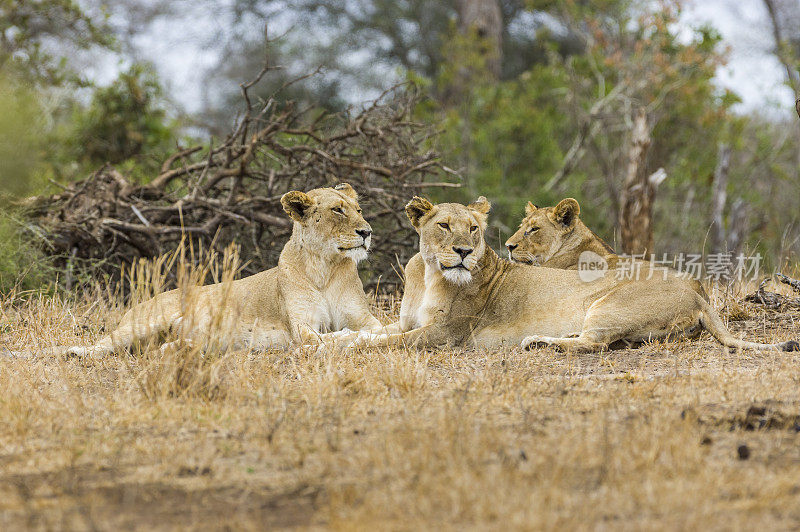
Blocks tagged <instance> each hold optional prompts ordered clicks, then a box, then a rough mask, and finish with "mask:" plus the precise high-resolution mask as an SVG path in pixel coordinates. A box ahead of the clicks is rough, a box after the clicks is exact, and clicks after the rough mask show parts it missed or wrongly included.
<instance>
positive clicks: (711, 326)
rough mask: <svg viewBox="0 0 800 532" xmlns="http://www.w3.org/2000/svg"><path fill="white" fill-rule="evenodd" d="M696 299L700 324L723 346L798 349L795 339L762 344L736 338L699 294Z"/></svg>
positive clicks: (763, 349) (765, 349)
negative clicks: (698, 306)
mask: <svg viewBox="0 0 800 532" xmlns="http://www.w3.org/2000/svg"><path fill="white" fill-rule="evenodd" d="M697 301H698V303H699V305H700V324H701V325H702V326H703V328H704V329H705V330H707V331H708V332H709V333H710V334H711V336H713V337H714V338H716V339H717V341H718V342H719V343H721V344H722V345H724V346H725V347H732V348H735V349H755V350H759V351H768V350H776V349H777V350H779V351H800V343H798V342H797V341H795V340H787V341H785V342H778V343H774V344H762V343H758V342H748V341H747V340H741V339H739V338H736V337H735V336H733V335H732V334H731V333H730V331H728V329H727V327H725V323H724V322H723V321H722V318H721V317H720V315H719V313H718V312H717V311H716V310H714V308H713V307H712V306H711V305H709V304H708V302H707V301H706V300H705V299H704V298H703V297H701V296H700V295H699V294H698V296H697Z"/></svg>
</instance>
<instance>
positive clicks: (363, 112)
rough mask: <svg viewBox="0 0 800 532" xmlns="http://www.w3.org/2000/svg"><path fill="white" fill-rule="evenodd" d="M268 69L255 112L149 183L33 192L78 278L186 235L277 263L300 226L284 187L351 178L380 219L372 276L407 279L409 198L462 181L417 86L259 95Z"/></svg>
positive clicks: (33, 202) (52, 242)
mask: <svg viewBox="0 0 800 532" xmlns="http://www.w3.org/2000/svg"><path fill="white" fill-rule="evenodd" d="M268 70H269V69H266V68H265V69H264V71H262V72H261V74H260V75H259V76H258V78H257V79H256V80H254V81H253V82H250V83H247V84H243V85H242V94H243V99H244V101H245V104H246V105H245V111H244V113H243V116H242V117H241V119H239V120H238V121H237V126H236V127H235V130H234V131H233V132H232V133H231V134H230V135H229V136H228V137H227V138H226V139H224V140H223V141H221V142H219V143H218V144H216V145H214V143H213V142H212V143H209V144H207V145H198V146H193V147H189V148H185V149H179V150H178V151H177V152H176V153H175V154H174V155H172V156H171V157H169V158H168V159H167V160H165V161H164V163H163V166H162V167H161V171H160V173H159V175H157V176H155V177H154V178H153V179H152V180H150V181H149V182H147V183H144V184H138V183H135V182H133V181H132V180H131V179H130V178H129V177H128V176H126V175H123V174H122V173H121V172H120V171H118V170H117V169H115V168H114V167H111V166H105V167H103V168H101V169H100V170H98V171H97V172H95V173H94V174H92V175H91V176H89V177H88V178H87V179H85V180H82V181H79V182H76V183H74V184H71V185H70V186H68V187H66V188H64V189H63V190H62V191H61V192H60V193H58V194H55V195H52V196H42V197H36V198H30V199H29V200H28V201H27V202H26V206H27V208H28V215H29V218H30V219H31V220H32V221H33V222H34V223H35V224H36V226H37V227H38V229H37V232H40V234H43V235H45V237H44V238H45V240H46V245H45V246H44V249H45V251H46V252H47V253H48V254H50V255H52V256H54V257H56V261H57V265H58V266H59V267H63V268H64V269H65V271H67V272H68V275H67V276H66V284H67V285H70V284H73V282H72V279H79V278H80V274H81V273H83V274H84V275H85V274H86V273H87V272H89V273H91V275H92V276H93V277H94V278H98V276H97V273H98V270H99V271H101V272H103V274H104V275H105V278H107V279H109V280H112V281H113V280H117V279H119V273H120V271H121V266H122V265H125V264H131V263H133V262H134V261H136V260H137V259H138V258H140V257H155V256H158V255H161V254H164V253H167V252H170V251H172V250H174V249H175V248H176V246H177V245H178V244H179V242H180V241H181V239H182V238H190V239H192V240H193V241H195V242H196V243H197V244H198V245H199V244H202V245H203V246H204V249H207V250H209V249H216V250H222V249H223V248H225V246H227V245H228V244H229V243H231V242H235V243H236V244H238V245H239V246H240V256H241V258H242V260H243V262H244V263H245V267H244V272H243V275H247V274H250V273H255V272H257V271H261V270H264V269H266V268H270V267H273V266H275V265H276V264H277V259H278V254H279V253H280V250H281V248H282V247H283V244H284V243H285V241H286V240H287V239H288V237H289V234H290V232H291V223H290V221H289V218H288V217H287V216H286V215H285V214H284V213H283V211H282V208H281V205H280V201H279V200H280V197H281V195H283V193H285V192H287V191H289V190H294V189H297V190H308V189H312V188H315V187H321V186H332V185H335V184H336V183H339V182H342V181H344V182H348V183H350V184H351V185H352V186H353V187H354V188H355V189H356V190H357V191H358V192H359V193H360V195H361V205H362V207H363V209H364V213H365V217H366V218H367V220H368V221H369V222H370V223H371V224H372V226H373V229H374V234H375V236H374V244H373V251H374V252H373V253H372V254H371V259H370V260H369V263H368V264H367V265H366V272H367V276H368V279H367V281H368V283H370V284H371V283H376V282H378V280H379V279H380V282H381V283H382V284H383V283H387V284H396V283H397V282H398V281H399V277H398V275H397V274H396V273H395V270H396V269H397V264H398V260H399V261H400V262H402V263H403V264H404V263H405V260H407V259H408V258H409V257H410V256H411V255H412V254H413V253H414V249H415V238H414V233H413V230H412V228H411V226H410V225H409V223H408V221H407V219H406V216H405V214H404V210H403V207H404V205H405V203H406V202H407V201H408V200H409V199H410V198H411V197H412V196H413V195H415V194H421V193H424V192H425V191H426V190H428V189H429V188H430V187H443V186H458V185H457V184H456V183H454V181H455V182H457V181H458V176H456V175H454V172H453V171H452V170H450V169H448V168H446V167H445V166H444V165H442V164H441V162H440V159H439V156H438V155H437V154H436V153H435V152H434V151H431V150H430V149H429V146H431V142H430V141H431V137H432V135H434V134H435V132H434V131H432V130H431V129H430V128H429V127H428V126H426V125H424V124H421V123H418V122H416V121H414V119H413V118H412V110H413V109H414V106H415V105H416V103H417V100H418V97H419V96H418V93H417V92H416V91H415V90H414V89H413V88H411V87H408V86H399V87H395V88H393V89H392V90H390V91H387V92H386V93H384V94H383V95H382V96H381V97H380V98H378V99H377V100H376V101H375V102H373V103H372V104H371V105H369V106H368V107H365V108H359V109H356V110H351V111H349V112H346V113H342V114H328V113H325V112H323V111H322V110H320V109H317V108H303V109H301V108H298V106H296V105H294V104H293V103H291V102H288V103H287V102H282V101H280V100H279V98H278V97H277V96H276V97H273V98H269V99H267V100H266V101H259V102H251V97H250V95H249V94H248V89H250V88H251V87H252V86H253V85H254V83H256V82H257V81H258V80H260V79H261V77H262V76H263V75H264V74H265V73H266V72H267V71H268ZM437 181H438V182H437ZM39 229H40V230H41V231H39ZM72 272H74V275H73V273H72Z"/></svg>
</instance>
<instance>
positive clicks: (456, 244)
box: [406, 196, 491, 285]
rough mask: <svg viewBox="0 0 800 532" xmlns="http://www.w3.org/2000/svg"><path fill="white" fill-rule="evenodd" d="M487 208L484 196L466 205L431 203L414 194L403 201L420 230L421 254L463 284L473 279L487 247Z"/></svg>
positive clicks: (410, 217) (447, 276)
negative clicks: (485, 241) (485, 232)
mask: <svg viewBox="0 0 800 532" xmlns="http://www.w3.org/2000/svg"><path fill="white" fill-rule="evenodd" d="M490 208H491V205H489V202H488V201H486V198H484V197H483V196H481V197H480V198H478V199H477V200H476V201H474V202H473V203H470V204H469V205H461V204H458V203H441V204H439V205H434V204H432V203H431V202H429V201H428V200H426V199H424V198H420V197H417V196H415V197H414V198H413V199H412V200H411V201H410V202H409V203H408V205H406V214H407V215H408V218H409V220H411V224H412V225H413V226H414V228H415V229H416V230H417V232H418V233H419V249H420V253H421V254H422V258H423V259H424V260H425V262H426V263H427V264H428V265H429V266H431V267H433V268H435V269H437V270H438V271H440V272H441V273H442V275H443V276H444V278H445V279H446V280H447V281H449V282H451V283H454V284H457V285H462V284H465V283H468V282H469V281H471V280H472V274H473V270H474V269H475V267H476V266H477V264H478V261H479V260H480V259H481V257H482V256H483V254H484V252H485V250H486V244H485V243H484V241H483V233H484V231H485V230H486V219H487V215H488V214H489V210H490Z"/></svg>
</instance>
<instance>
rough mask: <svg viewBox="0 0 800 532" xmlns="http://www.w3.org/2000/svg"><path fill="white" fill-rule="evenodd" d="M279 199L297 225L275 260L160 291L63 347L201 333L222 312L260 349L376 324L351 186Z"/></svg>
mask: <svg viewBox="0 0 800 532" xmlns="http://www.w3.org/2000/svg"><path fill="white" fill-rule="evenodd" d="M281 205H282V206H283V209H284V211H286V213H287V214H288V215H289V217H291V219H292V220H293V221H294V226H293V229H292V236H291V238H290V239H289V241H288V242H287V243H286V245H285V246H284V248H283V251H282V252H281V255H280V258H279V260H278V266H277V267H275V268H272V269H269V270H266V271H263V272H261V273H257V274H255V275H252V276H250V277H246V278H244V279H240V280H237V281H233V282H232V283H229V286H227V287H226V286H223V285H222V284H213V285H208V286H203V287H198V288H197V289H196V293H195V294H193V297H192V298H186V299H185V300H183V301H182V296H183V294H182V293H181V291H180V290H172V291H170V292H165V293H163V294H159V295H158V296H156V297H154V298H152V299H150V300H148V301H145V302H144V303H141V304H139V305H137V306H135V307H134V308H132V309H130V310H129V311H128V312H127V313H126V314H125V315H124V316H123V317H122V320H121V322H120V324H119V326H118V327H117V329H116V330H114V331H113V332H112V333H111V334H109V335H108V336H106V337H105V338H103V339H102V340H100V341H99V342H97V344H95V345H93V346H90V347H71V348H68V349H67V350H66V352H67V353H69V354H74V355H102V354H106V353H110V352H114V351H119V350H123V349H127V348H129V347H130V346H131V345H133V344H134V343H136V342H141V341H144V340H146V339H148V338H151V337H154V336H156V335H163V334H165V333H168V332H172V333H178V332H180V333H182V335H183V336H184V337H185V338H187V339H188V340H190V341H191V340H193V339H198V340H201V339H203V334H204V333H205V332H207V331H208V330H209V327H210V326H211V324H212V320H214V319H217V318H216V317H215V316H218V315H219V314H220V313H222V314H224V315H226V319H227V320H228V321H229V323H230V324H231V325H232V327H233V330H232V331H231V333H230V334H229V336H230V344H232V345H233V346H241V347H253V348H261V349H268V348H284V347H286V346H288V345H289V343H290V342H298V343H299V342H301V341H304V340H308V339H309V337H313V336H314V335H315V334H316V333H321V332H326V331H337V330H340V329H343V328H345V327H346V328H349V329H353V330H359V329H368V330H378V329H381V324H380V322H379V321H378V320H377V319H376V318H375V317H374V316H373V315H372V314H371V313H370V310H369V305H368V302H367V298H366V296H365V294H364V288H363V286H362V284H361V280H360V279H359V277H358V272H357V270H356V263H358V262H359V261H361V260H363V259H365V258H366V257H367V251H368V250H369V246H370V242H371V234H372V228H371V227H370V225H369V224H368V223H367V222H366V220H364V217H363V216H362V215H361V208H360V207H359V205H358V196H357V194H356V192H355V190H353V188H352V187H351V186H350V185H348V184H346V183H342V184H340V185H337V186H336V187H335V188H318V189H314V190H311V191H309V192H300V191H292V192H287V193H286V194H284V195H283V197H282V198H281ZM187 301H188V302H189V303H190V304H192V305H193V309H192V311H193V316H192V318H191V324H190V325H189V328H190V330H185V329H187V323H188V321H187V320H185V318H186V314H187V312H186V309H185V308H183V307H182V304H185V303H186V302H187Z"/></svg>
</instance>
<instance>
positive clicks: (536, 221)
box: [506, 198, 581, 264]
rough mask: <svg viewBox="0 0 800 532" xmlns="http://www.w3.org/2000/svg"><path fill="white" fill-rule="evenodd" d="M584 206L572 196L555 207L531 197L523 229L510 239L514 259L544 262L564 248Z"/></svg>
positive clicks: (527, 262) (523, 221)
mask: <svg viewBox="0 0 800 532" xmlns="http://www.w3.org/2000/svg"><path fill="white" fill-rule="evenodd" d="M580 212H581V207H580V205H578V202H577V201H575V200H574V199H572V198H567V199H563V200H561V201H560V202H558V205H556V206H555V207H541V208H540V207H537V206H536V205H534V204H533V203H531V202H530V201H529V202H528V205H526V206H525V218H524V219H523V220H522V223H521V224H520V226H519V229H518V230H517V232H516V233H514V234H513V235H512V236H511V238H509V239H508V240H507V241H506V247H507V248H508V256H509V258H510V259H511V260H513V261H514V262H521V263H524V264H542V263H544V262H546V261H548V260H549V259H551V258H552V257H553V255H555V254H556V253H558V251H559V249H561V246H562V244H563V243H564V240H565V239H566V238H567V237H568V236H569V235H570V233H571V232H572V230H573V229H575V225H576V224H577V222H578V215H579V214H580Z"/></svg>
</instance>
